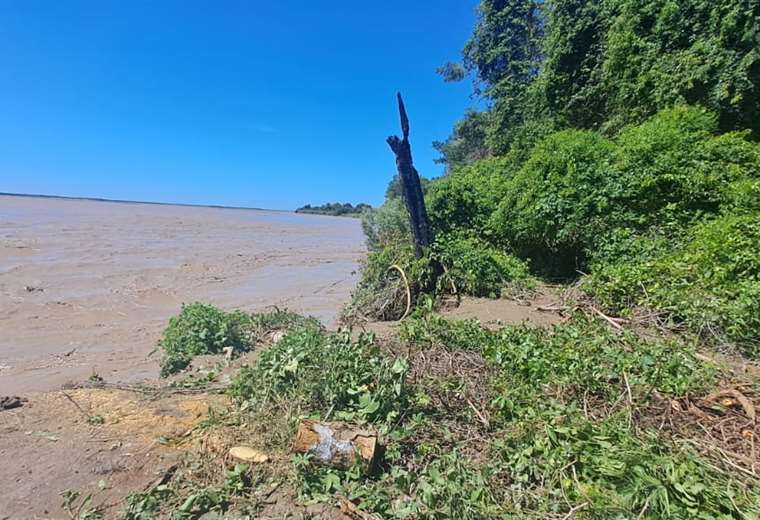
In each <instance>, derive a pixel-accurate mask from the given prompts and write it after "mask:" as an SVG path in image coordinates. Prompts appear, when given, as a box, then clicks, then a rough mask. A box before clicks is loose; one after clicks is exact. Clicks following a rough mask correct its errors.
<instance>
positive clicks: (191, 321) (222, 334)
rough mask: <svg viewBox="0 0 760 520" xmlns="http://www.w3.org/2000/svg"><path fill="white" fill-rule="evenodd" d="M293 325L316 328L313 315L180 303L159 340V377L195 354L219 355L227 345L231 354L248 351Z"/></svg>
mask: <svg viewBox="0 0 760 520" xmlns="http://www.w3.org/2000/svg"><path fill="white" fill-rule="evenodd" d="M295 325H302V326H303V325H309V326H312V327H319V326H320V325H319V322H318V321H317V320H315V319H314V318H304V317H302V316H300V315H298V314H293V313H290V312H287V311H280V310H278V309H275V310H273V311H271V312H266V313H261V314H253V315H251V314H246V313H244V312H240V311H235V312H225V311H223V310H221V309H219V308H217V307H214V306H213V305H207V304H203V303H192V304H189V305H183V306H182V311H181V312H180V313H179V315H177V316H175V317H173V318H171V319H170V320H169V325H168V327H166V329H165V330H164V332H163V335H162V336H161V340H160V341H159V344H158V346H159V349H160V350H161V352H162V357H161V362H160V363H161V376H162V377H166V376H169V375H171V374H174V373H176V372H179V371H181V370H183V369H185V368H187V367H188V365H190V363H191V362H192V360H193V358H194V357H195V356H201V355H205V354H221V353H222V352H223V351H224V349H225V348H231V349H232V354H233V355H238V354H240V353H241V352H246V351H249V350H252V349H253V348H254V347H255V346H256V345H257V344H259V343H261V342H263V341H264V340H265V339H266V336H267V335H268V334H271V333H272V332H275V331H278V330H285V329H288V328H289V327H292V326H295Z"/></svg>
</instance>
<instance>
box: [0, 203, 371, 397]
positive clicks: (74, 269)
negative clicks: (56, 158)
mask: <svg viewBox="0 0 760 520" xmlns="http://www.w3.org/2000/svg"><path fill="white" fill-rule="evenodd" d="M364 252H365V249H364V244H363V236H362V232H361V226H360V223H359V221H358V220H356V219H350V218H337V217H326V216H318V215H297V214H294V213H289V212H275V211H259V210H236V209H219V208H203V207H183V206H167V205H148V204H130V203H110V202H98V201H84V200H65V199H44V198H28V197H10V196H0V395H9V394H17V395H26V394H29V393H33V392H42V391H49V390H54V389H57V388H60V386H61V385H62V384H64V383H67V382H69V381H82V380H83V379H86V378H87V377H88V376H89V375H90V374H91V373H93V372H96V373H98V374H99V375H101V376H102V377H104V378H105V379H106V380H108V381H134V380H139V379H146V378H148V379H149V378H155V377H156V376H157V374H158V363H157V356H156V355H153V356H149V354H150V352H151V351H152V350H153V349H154V348H155V346H156V342H157V340H158V339H159V337H160V333H161V330H162V329H163V327H164V326H165V324H166V322H167V320H168V318H169V317H170V316H172V315H173V314H176V313H177V312H178V311H179V309H180V307H181V304H182V303H183V302H193V301H203V302H209V303H213V304H215V305H219V306H220V307H222V308H224V309H243V310H247V311H256V310H261V309H264V308H266V307H267V306H271V305H277V306H278V307H281V308H289V309H292V310H294V311H298V312H303V313H306V314H311V315H314V316H317V317H318V318H320V319H321V320H322V321H323V322H325V324H326V325H331V324H333V322H334V321H335V319H336V317H337V315H338V313H339V310H340V308H341V307H342V305H343V304H344V303H345V302H346V301H347V299H348V298H349V296H350V292H351V290H352V288H353V287H354V285H355V283H356V271H357V269H358V262H359V261H360V259H361V257H362V256H363V254H364Z"/></svg>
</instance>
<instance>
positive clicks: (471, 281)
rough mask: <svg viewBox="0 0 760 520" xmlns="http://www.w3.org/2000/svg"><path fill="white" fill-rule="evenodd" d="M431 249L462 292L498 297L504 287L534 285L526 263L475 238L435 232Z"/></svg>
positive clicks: (529, 286)
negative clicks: (437, 234)
mask: <svg viewBox="0 0 760 520" xmlns="http://www.w3.org/2000/svg"><path fill="white" fill-rule="evenodd" d="M433 251H434V255H435V256H436V258H438V259H439V260H440V261H441V263H442V264H443V265H444V266H445V267H446V268H447V272H446V274H447V277H448V279H450V280H451V281H453V282H454V284H455V285H456V287H457V290H458V291H459V292H461V293H462V294H468V295H471V296H487V297H489V298H499V297H501V295H502V291H504V290H505V289H509V290H513V291H515V290H522V289H530V288H533V287H535V285H536V284H535V281H534V279H533V278H532V277H531V276H530V274H529V270H528V264H527V263H525V262H524V261H522V260H519V259H518V258H515V257H514V256H512V255H509V254H507V253H505V252H503V251H501V250H499V249H496V248H495V247H493V246H491V245H489V244H488V243H486V242H484V241H483V240H481V239H478V238H473V237H467V236H466V235H464V234H460V235H453V234H450V235H439V236H438V237H437V238H436V241H435V244H434V246H433ZM447 277H444V278H443V279H441V280H439V285H440V284H444V285H445V284H446V282H447V280H446V278H447ZM443 289H448V287H443Z"/></svg>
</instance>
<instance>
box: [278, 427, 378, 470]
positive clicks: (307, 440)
mask: <svg viewBox="0 0 760 520" xmlns="http://www.w3.org/2000/svg"><path fill="white" fill-rule="evenodd" d="M377 448H378V441H377V434H376V433H374V432H370V431H364V430H356V429H353V428H351V427H350V426H348V425H346V424H343V423H320V422H317V421H312V420H309V419H303V420H301V422H299V423H298V431H297V432H296V437H295V441H294V442H293V451H295V452H296V453H310V454H312V455H314V458H315V459H316V460H318V461H319V462H321V463H323V464H330V465H333V466H338V467H350V466H351V465H352V464H353V463H354V462H355V460H356V457H357V456H358V457H361V459H362V462H363V464H364V467H365V469H366V470H370V469H371V468H372V466H373V464H374V462H375V458H376V455H377V451H378V450H377Z"/></svg>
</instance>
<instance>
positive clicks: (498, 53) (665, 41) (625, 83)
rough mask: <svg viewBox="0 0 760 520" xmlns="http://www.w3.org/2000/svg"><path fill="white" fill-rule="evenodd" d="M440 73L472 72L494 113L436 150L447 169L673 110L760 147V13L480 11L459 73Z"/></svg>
mask: <svg viewBox="0 0 760 520" xmlns="http://www.w3.org/2000/svg"><path fill="white" fill-rule="evenodd" d="M440 72H441V73H442V74H443V76H444V78H445V79H447V80H459V79H462V78H464V77H465V76H466V74H467V73H470V74H471V75H472V76H474V79H475V93H476V94H478V95H482V96H483V97H484V98H485V99H486V100H487V101H488V103H489V107H488V109H487V110H485V111H484V112H483V113H481V114H478V113H473V112H468V113H467V114H465V117H464V118H463V119H462V121H460V122H459V123H458V124H457V125H456V126H455V128H454V131H453V134H452V136H451V138H449V140H448V141H446V142H445V143H443V144H442V143H436V148H437V149H438V150H439V151H440V152H441V160H442V161H444V162H446V163H447V164H449V165H451V166H456V165H461V164H465V163H467V162H472V161H473V160H477V159H479V158H482V157H483V156H484V155H485V154H486V153H490V154H500V153H504V152H507V151H509V150H510V149H511V148H512V147H521V146H526V145H530V144H533V143H535V142H536V141H537V140H538V139H540V138H541V137H543V136H545V135H547V134H548V133H550V132H552V131H557V130H562V129H565V128H579V129H593V130H599V131H601V132H602V133H603V134H605V135H608V136H612V135H614V134H616V133H617V132H619V131H620V130H621V129H622V128H623V127H625V126H626V125H631V124H638V123H641V122H643V121H644V120H646V119H647V118H648V117H651V116H652V115H654V114H655V113H657V112H658V111H659V110H662V109H664V108H668V107H672V106H674V105H677V104H691V105H701V106H703V107H705V108H708V109H710V110H711V111H712V112H714V113H715V114H716V115H717V118H718V124H719V128H720V130H721V131H730V130H736V129H749V130H750V131H751V132H752V135H753V136H754V137H759V136H760V117H758V116H760V95H759V94H760V93H759V91H758V89H760V2H757V1H756V0H738V1H737V0H681V1H676V0H561V1H560V0H545V1H535V0H482V1H481V3H480V6H479V17H478V21H477V23H476V26H475V28H474V30H473V33H472V36H471V38H470V40H469V41H468V42H467V43H466V44H465V46H464V49H463V53H462V61H461V63H458V64H447V65H445V66H443V67H441V69H440ZM473 151H476V152H473Z"/></svg>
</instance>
